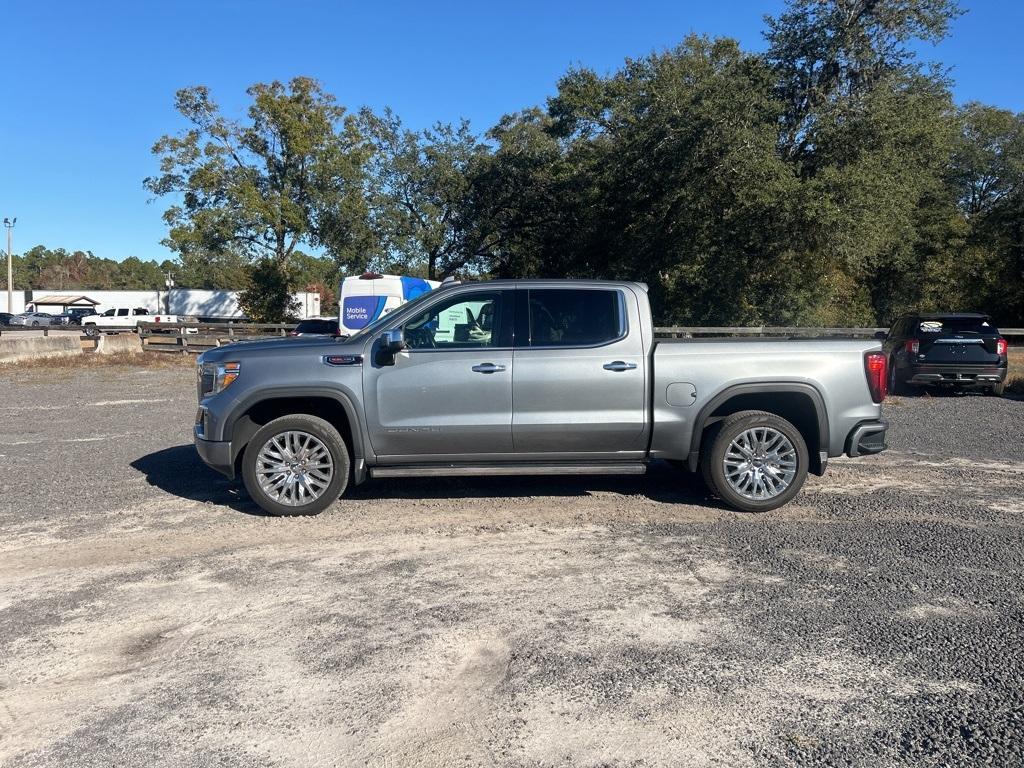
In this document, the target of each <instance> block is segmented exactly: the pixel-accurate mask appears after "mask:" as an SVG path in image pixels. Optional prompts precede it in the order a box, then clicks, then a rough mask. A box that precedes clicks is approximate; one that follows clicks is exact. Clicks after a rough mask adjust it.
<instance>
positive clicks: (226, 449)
mask: <svg viewBox="0 0 1024 768" xmlns="http://www.w3.org/2000/svg"><path fill="white" fill-rule="evenodd" d="M198 432H199V430H198V427H197V428H196V434H195V443H196V451H198V452H199V458H201V459H202V460H203V461H204V462H205V463H206V465H207V466H208V467H212V468H213V469H216V470H217V471H218V472H220V473H221V474H222V475H224V476H226V477H227V478H228V479H229V480H234V479H235V463H234V462H233V461H232V460H231V457H232V455H233V454H232V451H231V441H230V440H224V441H221V440H204V439H203V438H201V437H200V436H199V433H198Z"/></svg>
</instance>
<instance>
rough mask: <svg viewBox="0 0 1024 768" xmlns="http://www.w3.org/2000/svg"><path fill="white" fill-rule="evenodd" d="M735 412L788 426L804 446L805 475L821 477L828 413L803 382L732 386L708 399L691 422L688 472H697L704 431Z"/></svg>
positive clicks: (820, 398) (812, 390)
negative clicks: (769, 418)
mask: <svg viewBox="0 0 1024 768" xmlns="http://www.w3.org/2000/svg"><path fill="white" fill-rule="evenodd" d="M739 411H767V412H769V413H774V414H775V415H777V416H781V417H782V418H784V419H786V420H787V421H789V422H791V423H792V424H793V426H795V427H796V428H797V429H798V430H799V431H800V435H801V436H802V437H803V438H804V442H806V443H807V453H808V457H809V461H810V466H809V468H808V469H809V471H810V472H812V473H813V474H816V475H821V474H824V472H825V466H826V464H827V462H828V446H829V428H828V411H827V409H826V407H825V399H824V398H823V397H822V396H821V393H820V392H819V391H818V390H817V389H816V388H815V387H813V386H812V385H810V384H805V383H803V382H752V383H748V384H734V385H732V386H730V387H726V388H725V389H723V390H722V391H721V392H719V393H718V394H717V395H715V396H714V397H713V398H711V399H710V400H709V401H708V402H707V403H705V404H704V406H703V407H702V408H701V409H700V411H699V412H698V413H697V418H696V420H695V421H694V428H693V433H692V435H691V437H690V454H689V457H688V465H689V468H690V470H691V471H696V470H697V467H698V464H699V462H700V450H701V444H702V442H703V440H704V438H705V436H706V434H707V431H708V429H709V428H712V427H714V425H715V424H718V423H719V422H721V421H722V420H723V419H725V418H726V417H728V416H731V415H732V414H734V413H737V412H739Z"/></svg>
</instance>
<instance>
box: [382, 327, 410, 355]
mask: <svg viewBox="0 0 1024 768" xmlns="http://www.w3.org/2000/svg"><path fill="white" fill-rule="evenodd" d="M381 341H382V342H383V345H384V349H385V350H387V351H388V352H390V353H391V354H393V355H395V354H398V353H399V352H401V351H402V350H403V349H405V334H404V333H403V332H402V329H401V328H392V329H391V330H390V331H384V336H383V337H381Z"/></svg>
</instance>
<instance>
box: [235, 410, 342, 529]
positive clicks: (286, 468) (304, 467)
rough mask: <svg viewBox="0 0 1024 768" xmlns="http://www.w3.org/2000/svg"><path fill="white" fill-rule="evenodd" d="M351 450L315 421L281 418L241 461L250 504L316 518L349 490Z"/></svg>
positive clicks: (330, 429)
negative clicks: (250, 499) (251, 502)
mask: <svg viewBox="0 0 1024 768" xmlns="http://www.w3.org/2000/svg"><path fill="white" fill-rule="evenodd" d="M349 468H350V461H349V455H348V448H347V447H346V446H345V441H344V440H343V439H342V437H341V435H340V434H339V433H338V430H337V429H335V428H334V427H333V426H332V425H331V424H330V423H329V422H327V421H324V420H323V419H321V418H318V417H316V416H308V415H306V414H296V415H294V416H282V417H281V418H279V419H274V420H273V421H271V422H270V423H268V424H265V425H264V426H262V427H260V429H259V430H258V431H257V432H256V434H255V435H253V437H252V440H250V441H249V444H248V445H247V446H246V448H245V453H244V454H243V456H242V480H243V481H244V482H245V488H246V490H247V491H248V492H249V496H251V497H252V500H253V501H255V502H256V503H257V504H259V505H260V507H262V508H263V509H265V510H266V511H267V512H269V513H270V514H272V515H315V514H318V513H320V512H323V511H324V510H325V509H327V507H329V506H331V504H333V503H334V502H335V501H336V500H337V498H338V497H339V496H341V494H342V493H344V491H345V488H346V487H347V486H348V476H349Z"/></svg>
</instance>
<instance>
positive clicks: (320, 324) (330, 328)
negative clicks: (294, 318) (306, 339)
mask: <svg viewBox="0 0 1024 768" xmlns="http://www.w3.org/2000/svg"><path fill="white" fill-rule="evenodd" d="M295 332H296V333H337V332H338V321H337V320H302V321H301V322H300V323H299V324H298V325H297V326H295Z"/></svg>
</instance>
